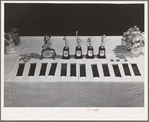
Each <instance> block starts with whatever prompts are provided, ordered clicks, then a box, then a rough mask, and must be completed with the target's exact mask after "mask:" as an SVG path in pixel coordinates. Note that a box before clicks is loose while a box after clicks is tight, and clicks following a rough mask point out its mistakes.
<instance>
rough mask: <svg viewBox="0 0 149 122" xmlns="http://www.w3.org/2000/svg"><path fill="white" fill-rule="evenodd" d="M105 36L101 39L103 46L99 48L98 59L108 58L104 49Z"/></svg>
mask: <svg viewBox="0 0 149 122" xmlns="http://www.w3.org/2000/svg"><path fill="white" fill-rule="evenodd" d="M105 37H106V36H105V35H103V36H102V37H101V46H100V47H99V52H98V58H106V49H105V47H104V39H105Z"/></svg>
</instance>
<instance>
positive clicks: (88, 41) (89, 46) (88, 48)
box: [86, 38, 94, 59]
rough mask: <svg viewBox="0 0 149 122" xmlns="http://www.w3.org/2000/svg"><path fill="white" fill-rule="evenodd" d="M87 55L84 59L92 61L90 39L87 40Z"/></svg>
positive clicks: (92, 53)
mask: <svg viewBox="0 0 149 122" xmlns="http://www.w3.org/2000/svg"><path fill="white" fill-rule="evenodd" d="M87 46H88V47H87V54H86V58H88V59H93V58H94V49H93V46H91V38H88V39H87Z"/></svg>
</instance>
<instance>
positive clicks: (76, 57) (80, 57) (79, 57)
mask: <svg viewBox="0 0 149 122" xmlns="http://www.w3.org/2000/svg"><path fill="white" fill-rule="evenodd" d="M82 58H83V56H82V55H81V56H77V55H75V59H82Z"/></svg>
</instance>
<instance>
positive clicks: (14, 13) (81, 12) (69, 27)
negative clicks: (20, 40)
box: [5, 3, 144, 36]
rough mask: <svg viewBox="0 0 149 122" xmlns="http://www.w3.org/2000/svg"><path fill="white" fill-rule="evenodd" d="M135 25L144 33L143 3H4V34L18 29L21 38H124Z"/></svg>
mask: <svg viewBox="0 0 149 122" xmlns="http://www.w3.org/2000/svg"><path fill="white" fill-rule="evenodd" d="M134 25H138V26H139V27H140V30H141V31H144V5H143V4H29V3H26V4H25V3H24V4H23V3H21V4H20V3H19V4H10V3H5V31H8V30H9V29H10V28H13V27H16V28H18V29H19V33H20V35H22V36H41V35H45V34H46V33H51V34H52V35H53V36H63V35H67V36H75V31H79V35H80V36H101V35H102V34H106V35H122V34H123V32H124V31H126V30H127V29H128V28H129V27H132V26H134Z"/></svg>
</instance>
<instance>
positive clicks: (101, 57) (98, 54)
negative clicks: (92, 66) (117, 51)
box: [97, 54, 106, 59]
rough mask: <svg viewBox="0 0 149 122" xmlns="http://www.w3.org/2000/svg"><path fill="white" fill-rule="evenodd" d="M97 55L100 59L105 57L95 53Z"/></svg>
mask: <svg viewBox="0 0 149 122" xmlns="http://www.w3.org/2000/svg"><path fill="white" fill-rule="evenodd" d="M97 57H98V58H100V59H105V58H106V56H105V55H104V56H100V55H99V54H98V55H97Z"/></svg>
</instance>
